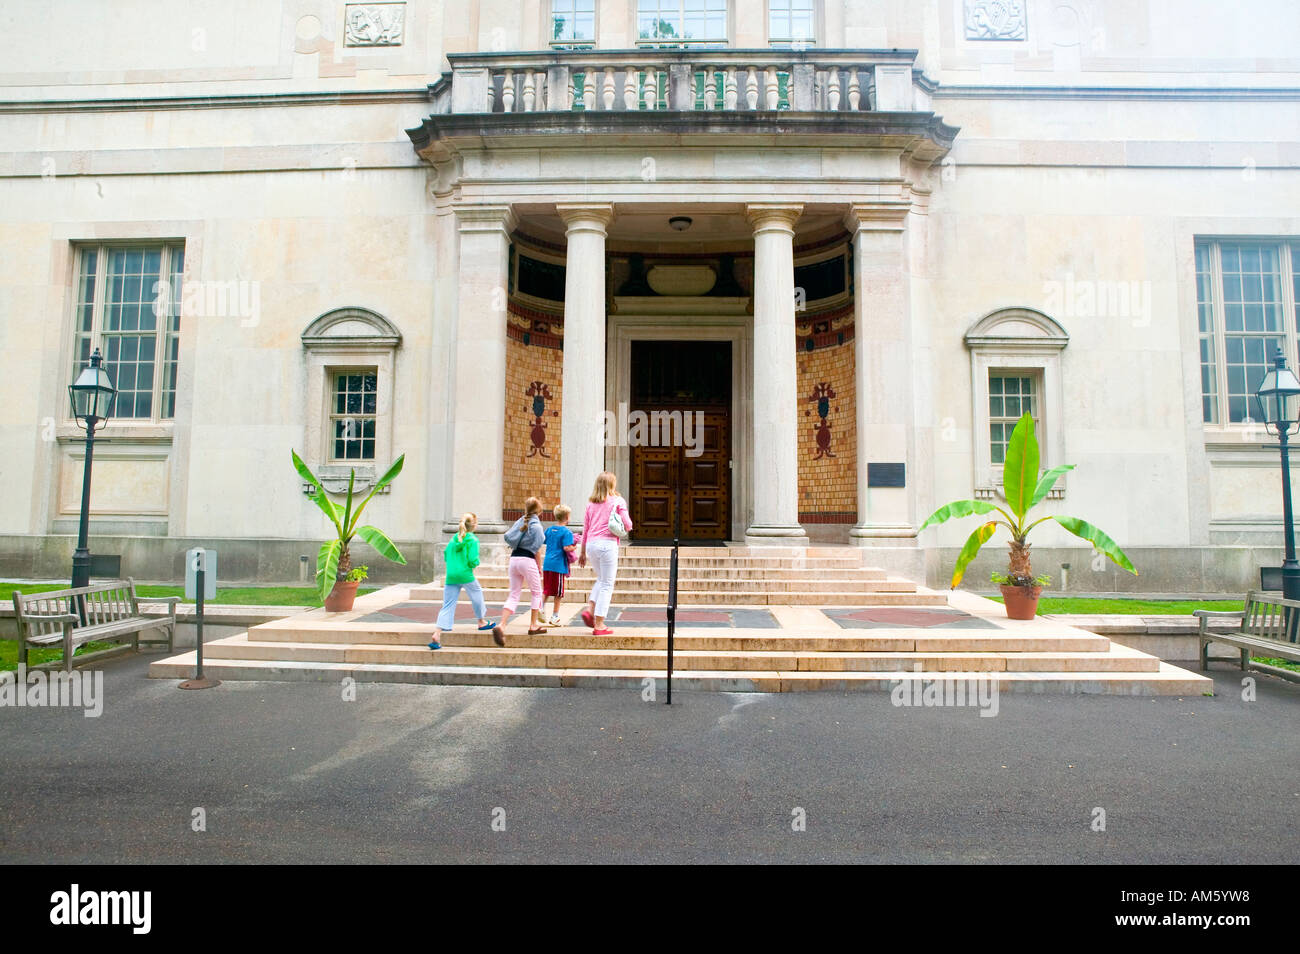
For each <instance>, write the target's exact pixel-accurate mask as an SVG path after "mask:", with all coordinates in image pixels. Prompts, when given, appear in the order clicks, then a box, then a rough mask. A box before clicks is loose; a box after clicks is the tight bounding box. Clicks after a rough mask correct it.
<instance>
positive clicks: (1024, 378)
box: [989, 371, 1042, 466]
mask: <svg viewBox="0 0 1300 954" xmlns="http://www.w3.org/2000/svg"><path fill="white" fill-rule="evenodd" d="M1026 412H1028V414H1029V416H1030V417H1032V418H1033V419H1034V429H1035V431H1037V429H1038V427H1039V425H1040V424H1041V423H1042V422H1041V421H1040V420H1039V412H1038V378H1037V377H1036V376H1034V375H1032V374H1008V373H1006V372H1003V371H990V372H989V452H990V458H991V463H993V464H997V465H999V466H1000V465H1001V464H1002V463H1003V462H1004V461H1005V460H1006V459H1007V444H1008V443H1009V442H1010V440H1011V432H1012V431H1014V430H1015V429H1016V422H1017V421H1019V420H1020V416H1021V415H1022V414H1025V413H1026Z"/></svg>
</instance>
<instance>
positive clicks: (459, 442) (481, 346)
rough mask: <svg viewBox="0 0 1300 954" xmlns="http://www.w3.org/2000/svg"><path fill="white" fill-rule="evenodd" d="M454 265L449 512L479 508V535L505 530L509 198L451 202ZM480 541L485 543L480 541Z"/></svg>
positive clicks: (451, 521)
mask: <svg viewBox="0 0 1300 954" xmlns="http://www.w3.org/2000/svg"><path fill="white" fill-rule="evenodd" d="M456 219H457V223H458V231H459V233H460V265H459V268H458V270H457V272H458V279H457V280H458V287H457V296H456V332H455V346H454V351H453V354H452V362H453V364H452V369H451V375H452V380H453V381H454V382H455V383H454V385H453V390H452V393H451V404H452V412H451V415H452V416H451V419H452V421H453V422H454V423H453V424H452V429H451V430H452V440H451V446H450V447H449V448H447V453H448V454H450V456H451V493H450V504H451V512H450V513H448V514H447V515H446V522H445V523H444V524H443V531H444V532H446V533H450V532H452V531H454V530H455V529H456V524H457V522H458V521H459V520H460V515H461V514H462V513H464V512H466V511H473V512H474V513H476V514H478V533H479V536H484V535H487V536H489V537H490V536H491V535H493V534H499V533H504V532H505V529H506V527H505V524H504V522H503V521H502V519H501V498H502V487H503V484H502V472H501V467H502V463H503V461H504V458H505V417H506V394H505V381H506V268H507V257H508V254H509V247H510V232H511V230H512V229H513V228H514V214H513V212H512V211H511V209H510V206H508V205H478V206H462V207H458V208H457V209H456ZM485 542H491V541H490V540H489V541H485Z"/></svg>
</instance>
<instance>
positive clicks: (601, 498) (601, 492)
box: [591, 470, 618, 503]
mask: <svg viewBox="0 0 1300 954" xmlns="http://www.w3.org/2000/svg"><path fill="white" fill-rule="evenodd" d="M617 484H618V477H617V476H615V474H614V472H613V471H609V470H606V471H602V472H601V473H600V475H599V476H598V477H597V478H596V486H595V487H593V488H592V489H591V502H592V503H604V502H605V498H606V497H608V496H609V495H610V494H617V493H618V487H617Z"/></svg>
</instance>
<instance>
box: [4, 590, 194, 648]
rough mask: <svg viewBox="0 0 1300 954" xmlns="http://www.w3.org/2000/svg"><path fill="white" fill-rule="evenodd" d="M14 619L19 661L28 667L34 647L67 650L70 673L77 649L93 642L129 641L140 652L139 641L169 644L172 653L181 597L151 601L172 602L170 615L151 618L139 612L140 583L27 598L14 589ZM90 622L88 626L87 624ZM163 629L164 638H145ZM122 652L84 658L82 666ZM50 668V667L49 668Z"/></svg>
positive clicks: (39, 594)
mask: <svg viewBox="0 0 1300 954" xmlns="http://www.w3.org/2000/svg"><path fill="white" fill-rule="evenodd" d="M13 596H14V618H15V620H16V621H17V623H18V662H19V663H21V664H23V665H26V663H27V650H28V647H31V646H54V645H58V644H62V646H63V668H64V669H66V670H69V671H71V669H72V656H73V653H74V652H75V651H76V649H77V647H78V646H82V645H84V644H86V643H90V642H120V641H121V640H124V639H128V638H129V639H130V640H131V645H132V646H133V647H134V648H135V649H136V650H137V651H138V650H139V648H140V643H141V642H144V643H146V644H154V645H166V647H167V649H168V651H169V652H170V651H171V649H172V646H173V643H174V642H175V639H176V604H177V603H179V602H180V598H179V597H176V596H168V597H161V598H158V599H151V600H150V602H156V603H166V604H168V610H169V612H168V614H167V615H166V616H155V617H147V616H144V615H142V614H141V613H140V601H139V598H138V597H137V596H136V593H135V581H134V580H131V579H126V580H110V581H108V582H106V583H96V584H93V585H91V586H79V587H77V588H76V589H66V590H47V591H46V592H43V593H30V594H27V595H23V593H21V592H20V591H18V590H14V594H13ZM83 619H84V620H85V623H84V625H83V623H82V620H83ZM155 630H161V631H163V632H164V633H165V638H159V639H147V640H141V639H140V634H141V633H146V632H150V633H151V632H153V631H155ZM118 651H119V649H117V648H114V649H106V650H103V651H102V652H96V653H89V654H88V655H85V656H82V657H81V658H80V660H78V661H79V662H85V661H88V660H90V659H94V658H95V657H97V656H100V655H102V654H105V653H116V652H118ZM46 665H50V664H46Z"/></svg>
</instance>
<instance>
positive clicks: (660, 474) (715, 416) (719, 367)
mask: <svg viewBox="0 0 1300 954" xmlns="http://www.w3.org/2000/svg"><path fill="white" fill-rule="evenodd" d="M631 397H632V402H631V404H632V409H633V411H634V412H636V411H640V412H641V413H642V414H644V415H646V416H647V417H648V418H649V419H650V421H651V424H652V426H650V427H649V428H648V431H649V435H650V436H651V437H652V438H653V437H654V436H655V434H656V433H657V434H658V437H659V438H660V440H659V441H658V442H657V445H656V443H649V444H647V443H646V442H645V441H637V440H632V441H630V443H631V445H632V446H631V464H632V473H631V478H632V486H631V497H630V500H629V503H630V505H631V510H632V523H633V525H634V526H635V528H636V529H635V530H634V531H633V533H632V536H633V538H634V539H636V540H671V539H672V538H673V537H674V536H679V537H680V539H682V540H692V541H701V540H717V541H721V540H726V539H727V538H728V537H729V536H730V527H731V439H732V434H731V343H730V342H728V341H634V342H632V394H631ZM656 414H657V415H659V417H658V418H657V420H658V422H659V425H660V426H659V427H658V428H656V427H654V426H653V422H654V421H655V420H656V417H655V415H656ZM674 418H675V422H674V424H673V426H672V428H671V430H672V433H674V434H676V435H677V436H678V437H688V438H690V441H689V443H688V442H687V441H686V440H672V441H669V440H664V439H663V438H664V436H665V431H666V430H669V428H665V427H664V426H663V424H664V422H665V421H671V420H674ZM676 422H680V425H678V423H676Z"/></svg>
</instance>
